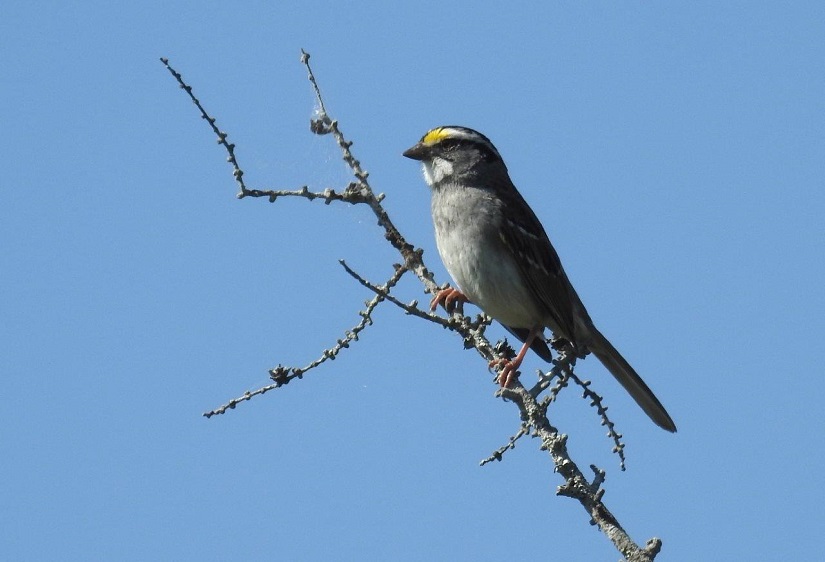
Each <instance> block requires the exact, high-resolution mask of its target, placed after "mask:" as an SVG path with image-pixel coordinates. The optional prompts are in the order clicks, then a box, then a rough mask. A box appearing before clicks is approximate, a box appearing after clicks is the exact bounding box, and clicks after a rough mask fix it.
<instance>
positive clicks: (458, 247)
mask: <svg viewBox="0 0 825 562" xmlns="http://www.w3.org/2000/svg"><path fill="white" fill-rule="evenodd" d="M403 155H404V156H405V157H407V158H411V159H413V160H417V161H420V162H421V167H422V171H423V175H424V181H425V182H426V183H427V185H428V186H429V187H430V191H431V196H432V198H431V211H432V219H433V226H434V227H435V239H436V246H437V247H438V253H439V255H440V256H441V260H442V261H443V262H444V266H445V267H446V269H447V271H448V273H449V274H450V277H452V279H453V281H454V282H455V285H456V286H457V288H453V287H449V286H448V287H447V288H445V289H442V290H440V291H439V292H438V293H437V294H436V296H435V298H433V300H432V302H431V310H433V311H434V310H435V309H436V307H437V306H438V305H439V304H441V305H443V306H444V307H445V308H446V309H447V310H450V309H451V308H452V307H453V306H454V305H455V304H456V303H458V302H469V303H472V304H474V305H476V306H478V307H479V308H480V309H481V310H482V311H483V312H484V313H485V314H486V315H488V316H490V317H491V318H493V319H495V320H497V321H498V322H500V323H501V324H502V325H503V326H504V327H505V328H506V329H507V330H508V331H509V332H510V333H512V334H513V335H514V336H515V337H516V338H518V339H519V340H520V341H522V342H523V345H522V347H521V349H520V350H519V352H518V354H517V355H516V356H515V358H514V359H512V360H509V359H503V360H499V362H500V363H501V366H502V369H501V371H500V373H499V382H500V383H501V385H502V386H508V385H509V384H510V381H512V380H513V379H514V374H517V369H518V367H519V366H520V365H521V363H522V361H523V360H524V357H525V355H526V353H527V350H528V349H533V351H534V352H536V353H537V354H538V355H539V356H540V357H541V358H542V359H544V360H545V361H548V362H549V361H551V360H552V354H551V351H550V349H549V348H548V346H547V342H546V340H545V336H544V330H545V328H549V329H550V330H551V332H552V333H553V336H554V337H556V338H563V339H564V340H566V341H567V342H569V343H570V344H571V345H572V346H573V348H574V349H575V350H576V352H577V354H579V355H584V354H586V353H587V352H588V351H589V352H592V353H593V354H594V355H595V356H596V357H597V358H598V359H599V360H600V361H601V362H602V364H604V366H605V367H606V368H607V370H608V371H609V372H610V373H611V374H612V375H613V376H614V377H615V378H616V380H617V381H618V382H619V383H620V384H621V385H622V386H623V387H624V388H625V390H627V392H628V393H629V394H630V396H631V397H632V398H633V399H634V400H635V401H636V403H637V404H638V405H639V406H640V407H641V408H642V410H643V411H644V412H645V413H646V414H647V415H648V416H649V417H650V419H651V420H653V422H654V423H655V424H656V425H658V426H659V427H661V428H663V429H665V430H667V431H670V432H675V431H676V424H675V423H674V422H673V420H672V419H671V417H670V415H669V414H668V413H667V410H665V408H664V406H662V403H661V402H660V401H659V399H658V398H656V395H655V394H653V391H652V390H650V388H649V387H648V386H647V384H645V382H644V381H643V380H642V378H641V377H640V376H639V375H638V374H637V373H636V371H635V370H634V369H633V367H631V366H630V363H628V362H627V361H626V360H625V358H624V357H622V355H621V354H620V353H619V352H618V351H617V350H616V348H615V347H613V345H612V344H611V343H610V341H608V339H607V338H606V337H605V336H604V335H602V333H601V332H600V331H599V330H598V329H597V328H596V326H595V325H594V324H593V321H592V320H591V318H590V315H589V314H588V313H587V309H585V307H584V304H583V303H582V301H581V299H580V298H579V295H578V294H577V293H576V290H575V289H574V288H573V285H572V284H571V283H570V280H569V279H568V277H567V274H566V273H565V271H564V268H563V267H562V264H561V260H560V259H559V256H558V254H557V253H556V250H555V249H554V248H553V245H552V244H551V243H550V239H549V238H548V236H547V233H546V232H545V230H544V227H543V226H542V224H541V222H540V221H539V219H538V218H537V217H536V214H535V213H534V212H533V210H532V209H531V208H530V206H529V205H528V204H527V202H526V201H525V199H524V197H522V195H521V193H519V191H518V189H516V186H515V185H514V184H513V182H512V180H511V179H510V175H509V172H508V170H507V166H506V164H505V163H504V160H503V159H502V157H501V155H500V154H499V151H498V150H497V149H496V147H495V146H494V145H493V143H492V142H490V139H488V138H487V137H486V136H484V135H483V134H481V133H479V132H478V131H476V130H473V129H470V128H468V127H461V126H456V125H447V126H440V127H436V128H434V129H431V130H429V131H427V132H426V133H425V134H424V136H423V137H421V140H420V141H419V142H418V143H416V144H415V145H414V146H412V147H410V148H409V149H407V150H405V151H404V152H403ZM494 363H496V362H493V363H491V366H492V365H493V364H494Z"/></svg>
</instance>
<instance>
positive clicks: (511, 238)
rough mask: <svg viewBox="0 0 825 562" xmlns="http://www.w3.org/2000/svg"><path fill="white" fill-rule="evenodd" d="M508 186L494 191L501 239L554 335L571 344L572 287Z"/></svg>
mask: <svg viewBox="0 0 825 562" xmlns="http://www.w3.org/2000/svg"><path fill="white" fill-rule="evenodd" d="M508 183H509V187H510V188H509V189H506V188H505V189H499V191H498V195H499V197H500V198H501V202H502V205H503V208H502V214H503V217H504V220H503V221H502V224H501V239H502V241H503V242H504V244H505V245H506V246H507V248H508V249H509V250H510V251H511V252H513V254H514V255H515V256H517V260H516V262H517V263H518V266H519V269H520V270H521V273H522V275H523V278H524V281H525V283H526V284H527V286H528V287H530V289H531V292H532V293H533V294H534V295H536V296H537V297H538V300H539V301H540V304H542V305H543V306H544V308H545V312H546V313H547V316H548V317H549V318H550V319H552V320H553V322H554V323H555V324H556V325H557V326H558V327H559V328H560V329H561V331H562V333H560V334H554V335H556V336H563V337H565V338H567V339H569V340H571V341H573V342H575V339H576V338H575V333H574V321H573V302H574V299H576V296H575V294H574V292H573V288H572V287H571V286H570V282H569V281H568V280H567V275H566V274H565V273H564V269H563V268H562V265H561V260H559V256H558V254H557V253H556V250H555V249H554V248H553V246H552V245H551V244H550V240H549V239H548V238H547V234H546V233H545V232H544V228H543V227H542V226H541V223H540V222H539V220H538V218H537V217H536V215H535V213H534V212H533V210H532V209H531V208H530V207H529V206H528V205H527V202H526V201H525V200H524V198H523V197H522V196H521V194H520V193H519V192H518V190H517V189H516V188H515V186H513V185H512V183H510V182H508Z"/></svg>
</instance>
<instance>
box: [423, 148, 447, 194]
mask: <svg viewBox="0 0 825 562" xmlns="http://www.w3.org/2000/svg"><path fill="white" fill-rule="evenodd" d="M421 169H422V171H423V172H424V181H425V182H427V185H429V186H430V187H433V185H434V184H437V183H440V182H441V181H443V180H444V178H446V177H449V176H451V175H453V163H452V162H450V161H449V160H445V159H444V158H439V157H438V156H436V157H435V158H433V159H432V160H431V161H428V160H425V161H423V162H422V163H421Z"/></svg>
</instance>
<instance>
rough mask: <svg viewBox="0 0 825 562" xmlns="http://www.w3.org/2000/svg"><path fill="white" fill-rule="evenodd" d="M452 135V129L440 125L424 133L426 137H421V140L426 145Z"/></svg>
mask: <svg viewBox="0 0 825 562" xmlns="http://www.w3.org/2000/svg"><path fill="white" fill-rule="evenodd" d="M449 136H451V135H450V130H449V129H447V128H445V127H439V128H437V129H432V130H431V131H427V134H426V135H424V138H423V139H421V142H422V143H424V144H426V145H428V146H429V145H433V144H436V143H438V142H440V141H442V140H444V139H446V138H447V137H449Z"/></svg>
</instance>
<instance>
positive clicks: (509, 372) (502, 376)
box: [490, 327, 541, 388]
mask: <svg viewBox="0 0 825 562" xmlns="http://www.w3.org/2000/svg"><path fill="white" fill-rule="evenodd" d="M539 332H541V327H538V328H533V329H531V330H530V333H529V334H528V335H527V339H526V340H524V345H522V346H521V349H520V350H519V352H518V355H516V357H515V359H513V360H512V361H510V360H509V359H495V360H493V361H490V367H498V366H499V365H504V366H503V367H502V368H501V372H500V373H499V374H498V383H499V384H500V385H501V388H507V387H508V386H510V383H511V382H513V381H514V380H515V379H517V378H518V368H519V367H520V366H521V362H522V361H524V356H525V355H527V350H528V349H530V346H531V345H532V344H533V340H535V339H536V336H538V335H539Z"/></svg>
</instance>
